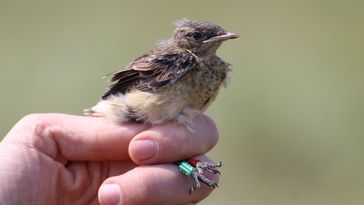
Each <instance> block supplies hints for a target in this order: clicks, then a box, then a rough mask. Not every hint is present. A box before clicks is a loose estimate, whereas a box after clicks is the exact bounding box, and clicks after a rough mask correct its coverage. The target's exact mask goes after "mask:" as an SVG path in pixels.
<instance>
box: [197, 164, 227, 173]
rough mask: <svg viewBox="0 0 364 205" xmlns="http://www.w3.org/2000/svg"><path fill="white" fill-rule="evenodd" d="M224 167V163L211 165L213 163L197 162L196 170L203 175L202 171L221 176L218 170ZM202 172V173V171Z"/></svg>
mask: <svg viewBox="0 0 364 205" xmlns="http://www.w3.org/2000/svg"><path fill="white" fill-rule="evenodd" d="M222 165H223V163H222V162H219V163H211V162H201V161H200V162H197V163H196V169H197V170H198V171H199V172H200V173H201V172H202V170H206V171H208V172H210V173H213V174H221V173H220V171H219V170H217V168H220V167H221V166H222ZM200 170H201V171H200Z"/></svg>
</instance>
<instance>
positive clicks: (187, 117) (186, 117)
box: [176, 107, 201, 132]
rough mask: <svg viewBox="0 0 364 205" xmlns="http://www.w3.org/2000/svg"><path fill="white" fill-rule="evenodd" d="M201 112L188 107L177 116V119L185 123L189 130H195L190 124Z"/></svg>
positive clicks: (182, 123)
mask: <svg viewBox="0 0 364 205" xmlns="http://www.w3.org/2000/svg"><path fill="white" fill-rule="evenodd" d="M199 114H201V111H200V110H197V109H194V108H190V107H186V108H184V109H183V110H182V112H181V113H180V114H179V115H178V116H177V118H176V119H177V122H178V124H181V125H184V126H186V128H187V129H188V130H189V131H191V132H194V130H193V129H192V128H191V127H190V125H191V124H192V121H193V119H194V118H195V117H196V116H197V115H199Z"/></svg>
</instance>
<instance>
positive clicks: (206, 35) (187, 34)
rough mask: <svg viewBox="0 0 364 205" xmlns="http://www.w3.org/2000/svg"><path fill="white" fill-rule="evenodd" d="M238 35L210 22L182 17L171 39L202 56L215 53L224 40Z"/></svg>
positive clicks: (179, 45) (181, 46)
mask: <svg viewBox="0 0 364 205" xmlns="http://www.w3.org/2000/svg"><path fill="white" fill-rule="evenodd" d="M238 37H239V35H238V34H235V33H230V32H227V31H225V29H223V28H222V27H220V26H218V25H215V24H212V23H209V22H205V21H192V20H188V19H182V20H179V21H178V22H177V23H176V30H175V31H174V35H173V37H172V39H171V40H172V42H173V43H174V44H176V45H177V46H178V47H180V48H183V49H187V50H189V51H191V52H193V53H195V54H196V55H199V56H202V55H209V54H215V52H216V49H217V48H219V46H220V45H221V43H222V42H223V41H225V40H228V39H234V38H238Z"/></svg>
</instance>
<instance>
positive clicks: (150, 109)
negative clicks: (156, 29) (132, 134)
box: [84, 18, 239, 191]
mask: <svg viewBox="0 0 364 205" xmlns="http://www.w3.org/2000/svg"><path fill="white" fill-rule="evenodd" d="M238 37H239V35H238V34H236V33H232V32H228V31H226V30H225V29H224V28H222V27H221V26H219V25H216V24H214V23H210V22H207V21H201V20H189V19H186V18H184V19H181V20H178V21H177V22H176V28H175V30H174V33H173V35H172V37H171V38H170V39H168V40H165V41H162V42H160V43H158V44H157V46H156V47H155V48H154V49H152V50H150V51H149V52H146V53H145V54H143V55H141V56H140V57H138V58H136V59H135V60H133V61H132V62H131V63H129V65H127V66H126V67H125V68H122V69H120V70H118V71H116V72H113V73H110V74H108V75H106V76H105V77H106V78H107V79H108V83H109V87H108V89H107V90H106V92H105V93H104V94H103V95H102V97H101V99H100V101H99V102H98V103H97V104H96V105H95V106H93V107H91V108H89V109H85V110H84V113H85V115H88V116H95V117H108V118H111V119H113V120H115V121H117V122H121V123H123V122H129V121H134V122H138V123H145V124H149V125H152V126H155V125H161V124H164V123H167V122H177V123H178V124H181V125H184V126H186V127H187V128H188V129H190V126H189V125H191V123H193V119H194V118H195V117H196V116H197V115H199V114H201V113H203V112H204V111H205V110H206V109H207V107H208V106H209V105H210V104H211V102H213V101H214V100H215V98H216V96H217V94H218V93H219V90H220V88H221V87H222V86H225V87H226V86H227V84H228V82H229V79H230V73H231V72H232V66H231V64H230V63H228V62H225V61H224V60H222V59H221V58H220V57H218V56H217V55H216V51H217V49H218V48H219V47H220V46H221V44H222V43H223V42H224V41H226V40H229V39H235V38H238ZM192 131H193V130H192ZM197 164H198V163H197ZM203 164H204V165H203V167H204V168H203V169H205V170H208V171H211V172H213V173H218V172H217V170H216V171H213V170H215V168H216V167H218V166H216V164H211V166H210V165H209V164H206V163H203ZM219 165H220V166H221V163H220V164H219ZM194 166H196V163H194ZM197 166H198V165H197ZM197 170H198V172H197V174H198V173H200V174H202V171H201V167H198V169H197ZM194 178H195V180H196V183H198V180H197V178H199V177H198V176H196V175H195V176H194ZM201 178H203V175H201V177H200V180H201V181H202V182H204V183H206V184H208V185H209V186H212V187H215V184H214V183H213V182H211V181H206V180H204V179H201ZM216 186H217V185H216ZM198 187H199V185H198V184H197V185H195V186H194V187H193V190H194V189H196V188H198ZM193 190H192V191H193Z"/></svg>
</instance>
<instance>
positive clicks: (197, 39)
mask: <svg viewBox="0 0 364 205" xmlns="http://www.w3.org/2000/svg"><path fill="white" fill-rule="evenodd" d="M191 37H192V38H193V39H195V40H196V41H199V40H201V39H202V34H201V33H199V32H193V33H191Z"/></svg>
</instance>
